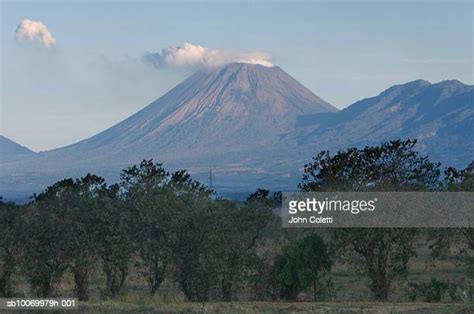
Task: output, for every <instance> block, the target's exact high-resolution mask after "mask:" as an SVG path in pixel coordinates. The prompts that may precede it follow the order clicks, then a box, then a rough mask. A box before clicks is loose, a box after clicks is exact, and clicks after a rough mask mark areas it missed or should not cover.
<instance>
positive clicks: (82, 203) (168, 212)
mask: <svg viewBox="0 0 474 314" xmlns="http://www.w3.org/2000/svg"><path fill="white" fill-rule="evenodd" d="M415 143H416V142H415V141H410V140H408V141H393V142H389V143H385V144H383V145H381V146H377V147H365V148H363V149H355V148H354V149H349V150H346V151H342V152H339V153H338V154H336V155H335V156H330V155H329V153H327V152H323V153H321V154H319V155H318V156H316V157H315V159H314V160H313V163H311V164H309V165H306V167H305V175H304V178H303V181H302V183H301V185H300V188H301V189H302V190H303V191H333V190H347V191H404V190H416V191H424V190H430V191H431V190H435V189H444V190H448V191H472V187H473V170H474V164H473V163H471V165H469V166H468V167H467V168H466V169H465V170H461V171H459V170H456V169H453V168H448V169H447V170H446V172H445V180H444V181H442V182H441V183H440V180H439V165H437V164H432V163H430V162H429V160H428V159H427V158H426V157H420V156H419V155H418V153H416V152H415V151H414V145H415ZM280 204H281V193H275V194H273V195H271V194H270V192H269V191H268V190H263V189H258V190H257V191H256V192H254V193H252V194H250V195H249V197H248V198H247V199H246V200H245V201H244V202H235V201H230V200H225V199H221V198H217V197H216V196H215V195H214V194H213V192H212V191H210V190H209V189H208V188H207V187H205V186H203V185H202V184H200V183H199V182H197V181H194V180H192V179H191V177H190V175H189V174H188V173H187V172H186V171H184V170H181V171H176V172H174V173H169V172H167V171H166V170H165V169H164V168H163V166H162V165H161V164H157V163H153V161H152V160H144V161H143V162H141V163H140V164H139V165H136V166H133V167H130V168H127V169H125V170H123V172H122V174H121V181H120V184H115V185H112V186H107V185H106V183H105V180H104V179H103V178H101V177H98V176H95V175H91V174H88V175H86V176H85V177H83V178H80V179H75V180H73V179H64V180H61V181H59V182H57V183H55V184H54V185H52V186H50V187H48V188H47V189H46V190H45V191H44V192H43V193H41V194H39V195H36V196H35V198H34V200H33V201H32V202H31V203H30V204H27V205H25V206H17V205H14V204H9V203H3V202H0V294H1V296H11V295H13V293H14V291H15V287H13V282H14V281H12V280H11V278H12V276H13V275H14V274H15V275H18V274H20V275H22V276H25V277H26V278H27V280H28V281H29V283H30V286H31V288H32V291H33V293H34V294H35V295H37V296H40V297H51V296H54V295H55V294H56V288H57V287H58V286H59V284H60V283H61V278H62V277H63V275H64V274H65V273H66V272H69V273H70V274H72V276H73V279H74V283H75V292H76V295H77V297H78V298H79V299H80V300H87V299H88V298H89V277H90V274H91V272H92V271H93V270H95V269H96V268H98V267H101V268H102V270H103V272H104V275H105V278H106V282H105V284H104V286H105V294H106V295H107V296H115V295H117V294H119V293H121V292H122V291H123V288H124V286H125V283H126V280H127V276H128V274H129V271H130V269H132V267H134V266H136V267H137V269H139V271H140V272H141V274H142V275H143V276H144V278H145V279H146V281H147V282H148V284H149V287H150V290H149V291H150V293H151V294H154V293H155V292H156V291H157V289H159V288H160V286H161V284H162V283H163V282H165V281H166V282H167V283H168V282H176V283H177V284H178V285H179V287H180V289H181V290H182V292H183V293H184V295H185V298H186V300H188V301H199V302H204V301H210V300H224V301H232V300H236V299H238V298H239V292H240V291H241V290H242V287H245V290H246V291H249V292H253V298H254V299H256V300H264V299H267V300H268V299H275V298H281V299H285V300H295V299H297V298H298V296H299V295H300V294H301V293H302V292H307V293H309V294H311V295H312V298H313V300H315V301H323V300H331V299H333V298H334V297H335V295H336V293H337V291H338V285H336V284H335V281H333V280H332V279H333V278H332V276H331V273H330V271H331V268H332V266H333V264H334V261H335V258H336V257H337V258H339V259H340V261H343V262H348V263H349V264H350V265H352V266H354V267H355V268H356V269H358V270H361V271H362V272H363V273H364V274H366V275H367V277H368V279H369V283H370V284H369V287H370V289H371V291H372V293H373V295H374V296H375V297H376V298H377V299H380V300H387V299H388V298H389V293H390V291H391V290H390V288H391V286H392V283H393V282H394V281H395V280H397V279H398V278H403V276H404V275H406V274H407V272H408V265H409V264H408V262H409V260H410V258H411V257H412V256H414V254H415V246H414V243H415V241H416V240H417V239H418V238H419V235H420V232H419V230H415V229H404V230H401V229H373V228H372V229H370V228H368V229H338V230H335V231H334V230H330V231H328V230H326V231H325V232H319V233H318V234H316V233H313V232H312V230H297V229H293V230H289V229H285V230H283V229H282V228H281V218H280V217H279V216H278V215H277V214H276V213H275V212H274V211H275V209H276V208H278V207H279V206H280ZM322 235H324V239H325V240H324V241H323V238H322ZM429 239H430V241H431V244H432V246H431V248H432V250H433V251H432V252H433V257H441V256H444V255H445V254H446V253H447V252H448V251H449V250H450V249H452V248H453V244H456V248H457V249H459V250H460V252H458V253H459V254H457V256H458V257H462V259H461V258H460V259H459V260H460V261H462V262H463V263H462V265H463V266H464V265H467V266H468V267H467V269H468V275H472V269H473V267H472V251H473V232H472V228H471V229H450V230H433V231H432V232H431V233H430V238H429ZM464 263H466V264H464ZM460 264H461V263H460ZM99 269H100V268H99ZM132 271H133V270H132ZM466 278H467V280H465V281H464V282H467V287H466V285H465V284H464V283H463V284H462V289H461V287H458V286H455V285H454V284H451V283H446V282H442V281H439V280H437V279H433V280H432V281H431V282H430V283H425V284H423V283H421V284H412V285H410V287H409V289H408V291H407V296H408V297H411V298H412V299H413V300H418V299H422V300H425V301H428V302H439V301H440V300H444V299H446V298H448V297H449V298H450V299H451V300H452V301H455V302H458V301H462V300H465V298H466V296H464V295H467V292H466V291H468V289H469V285H471V291H472V280H471V279H469V278H472V277H469V276H467V277H466ZM251 298H252V297H251Z"/></svg>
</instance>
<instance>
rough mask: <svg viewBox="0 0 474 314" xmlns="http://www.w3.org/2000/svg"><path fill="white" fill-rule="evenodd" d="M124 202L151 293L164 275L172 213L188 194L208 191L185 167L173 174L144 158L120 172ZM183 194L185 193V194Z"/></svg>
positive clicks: (169, 257) (173, 226)
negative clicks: (191, 177) (194, 179)
mask: <svg viewBox="0 0 474 314" xmlns="http://www.w3.org/2000/svg"><path fill="white" fill-rule="evenodd" d="M121 179H122V180H121V187H122V189H123V193H124V198H125V203H126V206H127V208H128V210H129V211H130V215H131V224H132V226H133V228H132V239H133V242H134V243H135V248H136V249H137V250H138V253H139V255H140V257H141V260H142V263H143V265H144V267H145V273H144V275H145V277H146V278H147V280H148V282H149V284H150V293H151V294H154V293H155V292H156V290H157V289H158V288H159V287H160V285H161V283H162V282H163V280H164V279H165V275H166V272H167V268H168V265H169V264H170V263H171V261H172V249H173V245H174V242H175V241H176V237H175V233H174V232H175V229H176V228H177V225H176V222H177V220H176V217H179V216H180V214H179V212H180V210H181V209H182V207H183V206H185V205H186V204H185V203H184V202H183V201H184V199H186V198H187V197H188V196H189V195H192V194H194V193H202V194H203V195H204V196H205V195H209V194H210V192H209V191H207V190H206V189H205V188H204V187H203V186H201V185H200V184H199V183H197V182H195V181H193V180H191V179H190V176H189V174H187V173H186V172H185V171H178V172H175V173H173V174H170V173H169V172H167V171H165V170H164V169H163V167H162V165H161V164H154V163H153V162H152V161H151V160H144V161H142V162H141V164H140V165H139V166H133V167H130V168H128V169H125V170H124V171H123V172H122V175H121ZM185 194H186V195H185Z"/></svg>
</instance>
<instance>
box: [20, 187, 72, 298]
mask: <svg viewBox="0 0 474 314" xmlns="http://www.w3.org/2000/svg"><path fill="white" fill-rule="evenodd" d="M73 187H74V180H72V179H64V180H62V181H59V182H57V183H55V184H54V185H52V186H50V187H48V188H47V189H46V191H44V192H43V193H41V194H39V195H37V196H36V197H35V200H34V201H33V202H32V203H31V204H30V205H29V206H28V208H27V214H26V215H25V217H24V218H25V230H24V232H23V241H22V242H23V246H24V248H23V254H22V258H21V264H22V269H23V271H24V273H25V274H26V275H27V276H28V278H29V281H30V284H31V286H32V288H33V290H34V291H35V294H36V295H37V296H38V297H43V298H47V297H51V296H52V295H53V293H54V284H55V283H58V282H59V281H60V279H61V277H62V275H63V274H64V272H65V271H66V270H67V268H68V267H69V263H70V262H71V256H70V254H69V253H70V243H69V242H70V239H69V236H68V234H69V227H70V226H69V223H68V222H69V212H70V211H71V209H70V208H71V207H73V206H74V204H73V203H70V202H69V201H68V200H69V199H73V197H74V196H73V193H74V192H73Z"/></svg>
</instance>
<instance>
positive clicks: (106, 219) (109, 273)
mask: <svg viewBox="0 0 474 314" xmlns="http://www.w3.org/2000/svg"><path fill="white" fill-rule="evenodd" d="M119 191H120V188H119V186H118V185H112V186H111V187H109V188H108V189H105V190H103V191H102V193H101V195H100V197H99V204H98V208H97V209H98V210H97V212H96V214H95V215H94V218H95V237H96V239H97V240H96V243H95V247H96V250H97V255H98V256H99V258H100V260H101V262H102V269H103V271H104V274H105V276H106V293H107V295H110V296H114V295H116V294H118V293H119V292H120V290H121V289H122V288H123V286H124V285H125V280H126V278H127V275H128V269H129V266H130V262H131V259H132V254H133V251H134V248H133V242H132V227H133V226H132V220H131V215H130V212H129V210H128V209H127V207H126V206H125V205H124V202H123V200H122V198H121V197H120V193H119Z"/></svg>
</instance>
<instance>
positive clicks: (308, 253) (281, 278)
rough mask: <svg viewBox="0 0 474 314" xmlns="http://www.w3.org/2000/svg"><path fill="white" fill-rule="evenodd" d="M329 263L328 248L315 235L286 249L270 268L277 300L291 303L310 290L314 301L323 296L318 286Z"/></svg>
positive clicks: (331, 256)
mask: <svg viewBox="0 0 474 314" xmlns="http://www.w3.org/2000/svg"><path fill="white" fill-rule="evenodd" d="M333 263H334V261H333V252H332V249H331V248H330V247H329V246H328V245H327V244H326V243H324V241H323V240H322V239H321V237H319V236H318V235H317V234H311V235H309V236H307V237H305V238H302V239H300V240H298V241H297V242H296V243H294V244H293V245H291V246H288V247H286V248H285V249H284V250H283V254H282V255H280V256H279V257H278V258H277V260H276V261H275V267H274V276H275V278H276V284H277V286H278V289H279V293H280V297H282V298H284V299H286V300H295V299H296V298H297V296H298V295H299V294H300V293H301V292H302V291H305V290H307V289H308V288H310V289H312V290H313V300H314V301H317V300H318V299H320V297H324V292H325V289H319V288H320V287H319V285H320V284H322V279H323V276H324V274H326V273H327V272H329V271H330V270H331V267H332V265H333ZM321 288H322V287H321Z"/></svg>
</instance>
